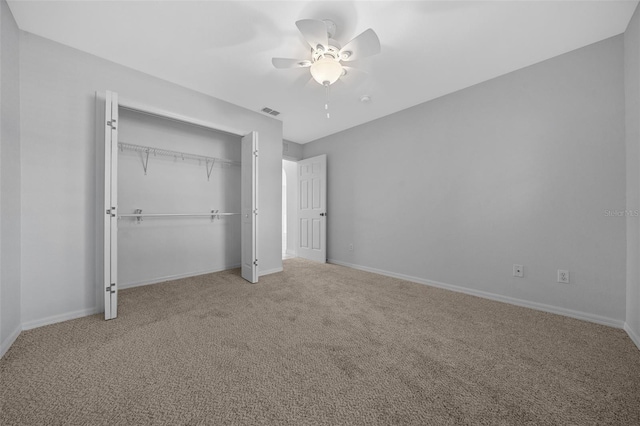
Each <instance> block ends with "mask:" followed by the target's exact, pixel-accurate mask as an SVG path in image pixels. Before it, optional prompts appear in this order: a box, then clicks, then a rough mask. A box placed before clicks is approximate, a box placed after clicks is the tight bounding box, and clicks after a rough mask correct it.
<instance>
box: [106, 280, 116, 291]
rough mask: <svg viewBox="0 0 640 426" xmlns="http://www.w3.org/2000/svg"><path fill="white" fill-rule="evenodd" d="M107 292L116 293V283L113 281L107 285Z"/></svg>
mask: <svg viewBox="0 0 640 426" xmlns="http://www.w3.org/2000/svg"><path fill="white" fill-rule="evenodd" d="M106 290H107V293H111V294H113V293H115V292H116V283H111V285H110V286H107V287H106Z"/></svg>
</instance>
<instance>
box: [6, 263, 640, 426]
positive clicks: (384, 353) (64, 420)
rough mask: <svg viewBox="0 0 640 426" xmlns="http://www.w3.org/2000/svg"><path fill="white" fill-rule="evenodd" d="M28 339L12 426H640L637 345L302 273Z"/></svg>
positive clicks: (11, 363) (125, 299) (212, 289)
mask: <svg viewBox="0 0 640 426" xmlns="http://www.w3.org/2000/svg"><path fill="white" fill-rule="evenodd" d="M238 274H239V273H238V271H237V270H234V271H226V272H222V273H216V274H210V275H203V276H200V277H196V278H188V279H182V280H177V281H172V282H167V283H162V284H156V285H152V286H146V287H138V288H133V289H129V290H123V291H121V292H120V302H121V303H120V311H119V317H118V319H116V320H113V321H103V320H102V319H101V315H94V316H91V317H85V318H81V319H77V320H73V321H68V322H64V323H59V324H54V325H50V326H47V327H42V328H38V329H34V330H30V331H25V332H23V333H22V334H21V336H20V337H19V338H18V340H17V341H16V343H15V344H14V346H13V347H12V348H11V349H10V350H9V352H7V354H6V355H5V357H4V358H3V359H2V360H1V361H0V398H1V401H0V404H1V405H0V410H1V412H0V424H2V425H5V426H8V425H63V424H64V425H92V424H105V425H106V424H109V425H139V424H167V425H182V424H188V425H200V424H202V425H204V424H209V425H221V424H248V425H250V424H291V425H314V424H328V425H329V424H330V425H338V424H433V425H447V424H491V425H494V424H505V425H524V424H532V425H534V424H535V425H544V424H562V425H568V424H571V425H592V424H613V425H639V424H640V351H639V350H638V349H637V348H636V347H635V346H634V345H633V343H632V342H631V340H630V339H629V338H628V336H627V335H626V334H625V333H624V331H622V330H617V329H613V328H609V327H605V326H600V325H596V324H591V323H587V322H582V321H578V320H574V319H570V318H565V317H561V316H557V315H552V314H547V313H543V312H538V311H534V310H530V309H525V308H520V307H515V306H511V305H507V304H502V303H498V302H493V301H488V300H484V299H480V298H476V297H472V296H467V295H463V294H458V293H453V292H449V291H445V290H440V289H436V288H431V287H428V286H423V285H419V284H413V283H409V282H405V281H401V280H397V279H393V278H387V277H383V276H379V275H375V274H370V273H366V272H361V271H356V270H352V269H349V268H345V267H341V266H336V265H319V264H314V263H310V262H307V261H304V260H300V259H290V260H287V261H286V262H285V272H283V273H278V274H273V275H269V276H265V277H261V278H260V283H259V284H257V285H251V284H248V283H246V282H244V281H243V280H242V279H241V278H240V277H239V275H238Z"/></svg>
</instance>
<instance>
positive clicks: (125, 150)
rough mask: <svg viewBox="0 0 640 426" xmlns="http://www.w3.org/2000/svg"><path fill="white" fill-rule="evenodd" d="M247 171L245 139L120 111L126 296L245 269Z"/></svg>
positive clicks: (121, 269) (121, 256) (121, 253)
mask: <svg viewBox="0 0 640 426" xmlns="http://www.w3.org/2000/svg"><path fill="white" fill-rule="evenodd" d="M240 164H241V163H240V137H239V136H236V135H230V134H227V133H222V132H216V131H214V130H211V129H205V128H201V127H196V126H191V125H189V124H186V123H180V122H177V121H172V120H167V119H164V118H161V117H154V116H150V115H147V114H142V113H140V112H137V111H130V110H126V109H122V110H121V111H120V128H119V134H118V182H117V184H118V188H117V189H118V197H119V200H118V203H119V213H118V216H119V220H118V280H119V282H120V289H124V288H128V287H134V286H140V285H147V284H153V283H158V282H162V281H167V280H173V279H178V278H185V277H189V276H194V275H202V274H207V273H212V272H218V271H222V270H226V269H233V268H238V267H240V256H241V249H240V241H241V240H240V233H241V229H240V227H241V223H240V210H241V207H240V184H241V177H240ZM136 213H138V214H145V213H148V214H157V215H158V216H135V214H136Z"/></svg>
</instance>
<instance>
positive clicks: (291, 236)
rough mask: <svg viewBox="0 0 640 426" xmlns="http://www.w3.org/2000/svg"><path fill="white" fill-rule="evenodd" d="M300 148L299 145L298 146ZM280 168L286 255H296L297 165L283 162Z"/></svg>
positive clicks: (286, 161) (293, 162)
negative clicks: (284, 195) (283, 187)
mask: <svg viewBox="0 0 640 426" xmlns="http://www.w3.org/2000/svg"><path fill="white" fill-rule="evenodd" d="M296 145H297V144H296ZM298 146H300V145H298ZM282 167H283V169H284V171H285V174H286V175H287V254H289V255H292V256H295V255H297V249H296V247H297V246H296V242H297V240H298V227H297V226H296V224H297V222H298V210H297V208H296V207H297V205H296V204H297V200H298V176H297V172H298V163H296V162H295V161H288V160H285V161H283V162H282Z"/></svg>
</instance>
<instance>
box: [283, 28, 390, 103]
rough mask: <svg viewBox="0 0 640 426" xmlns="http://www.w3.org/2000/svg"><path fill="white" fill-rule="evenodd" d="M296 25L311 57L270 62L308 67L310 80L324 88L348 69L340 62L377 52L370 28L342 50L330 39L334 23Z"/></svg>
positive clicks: (287, 65)
mask: <svg viewBox="0 0 640 426" xmlns="http://www.w3.org/2000/svg"><path fill="white" fill-rule="evenodd" d="M296 26H297V27H298V29H299V30H300V32H301V33H302V36H303V37H304V39H305V40H306V42H307V43H309V46H311V57H310V58H309V59H289V58H273V59H272V60H271V62H272V63H273V66H274V67H276V68H310V71H311V76H312V77H313V79H314V80H315V81H317V82H318V83H319V84H321V85H323V86H325V87H327V88H328V87H329V86H330V85H332V84H333V83H335V82H336V81H338V79H339V78H340V77H342V76H345V75H346V74H347V73H348V72H349V70H350V69H351V67H348V66H345V65H343V62H345V63H348V62H351V61H355V60H358V59H362V58H366V57H368V56H373V55H376V54H378V53H380V40H379V39H378V36H377V35H376V33H375V31H373V30H372V29H371V28H369V29H368V30H366V31H364V32H363V33H361V34H360V35H358V36H357V37H355V38H354V39H353V40H351V41H350V42H348V43H347V44H345V45H344V47H341V46H340V44H339V43H338V42H337V41H336V40H334V39H333V36H334V35H335V32H336V24H335V23H334V22H333V21H331V20H329V19H325V20H322V21H320V20H316V19H302V20H300V21H297V22H296ZM325 108H328V106H325Z"/></svg>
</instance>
